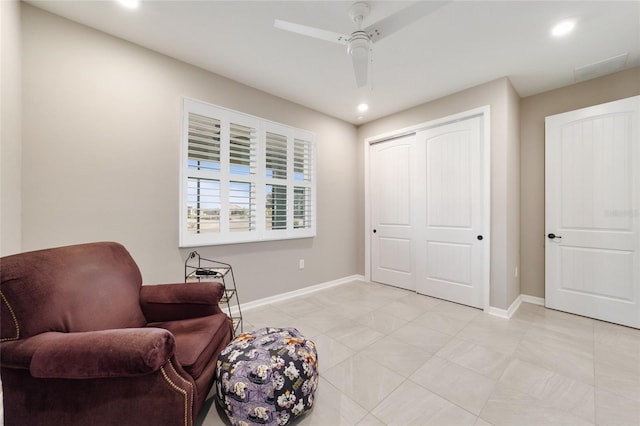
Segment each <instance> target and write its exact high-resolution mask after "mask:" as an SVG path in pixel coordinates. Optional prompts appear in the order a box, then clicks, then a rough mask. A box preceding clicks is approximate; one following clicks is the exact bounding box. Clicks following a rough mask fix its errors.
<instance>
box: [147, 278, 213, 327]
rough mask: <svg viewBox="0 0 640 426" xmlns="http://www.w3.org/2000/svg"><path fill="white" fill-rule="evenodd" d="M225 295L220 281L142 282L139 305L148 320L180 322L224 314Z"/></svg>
mask: <svg viewBox="0 0 640 426" xmlns="http://www.w3.org/2000/svg"><path fill="white" fill-rule="evenodd" d="M223 295H224V287H223V286H222V284H220V283H217V282H206V283H202V282H201V283H189V284H161V285H143V286H142V288H141V289H140V306H141V308H142V312H143V313H144V316H145V317H146V319H147V321H148V322H163V321H177V320H183V319H188V318H197V317H204V316H208V315H214V314H218V313H221V312H222V311H221V310H220V307H219V306H218V303H219V302H220V299H221V298H222V296H223Z"/></svg>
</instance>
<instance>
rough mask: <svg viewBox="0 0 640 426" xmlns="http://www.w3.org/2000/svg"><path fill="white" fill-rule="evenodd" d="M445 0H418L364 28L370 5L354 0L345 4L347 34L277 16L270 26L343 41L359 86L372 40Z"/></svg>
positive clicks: (425, 13)
mask: <svg viewBox="0 0 640 426" xmlns="http://www.w3.org/2000/svg"><path fill="white" fill-rule="evenodd" d="M449 1H450V0H449ZM449 1H424V0H423V1H418V2H416V3H414V4H412V5H411V6H409V7H406V8H404V9H402V10H400V11H399V12H396V13H394V14H393V15H390V16H387V17H386V18H383V19H381V20H380V21H378V22H376V23H374V24H371V25H369V26H368V27H366V28H362V22H363V21H364V19H365V18H366V17H367V16H368V15H369V11H370V7H369V5H368V4H367V3H365V2H362V1H359V2H356V3H354V4H353V5H351V7H350V8H349V18H351V20H352V21H353V22H354V23H355V24H356V25H357V29H356V31H354V32H352V33H351V34H350V35H345V34H340V33H336V32H333V31H327V30H323V29H320V28H314V27H309V26H307V25H300V24H294V23H293V22H287V21H281V20H279V19H276V20H275V23H274V26H275V27H276V28H279V29H281V30H286V31H291V32H294V33H298V34H302V35H306V36H309V37H313V38H317V39H320V40H326V41H331V42H334V43H338V44H343V45H346V46H347V53H348V54H349V56H351V61H352V62H353V69H354V71H355V76H356V83H357V85H358V87H363V86H365V85H366V84H367V74H368V71H369V62H370V58H371V49H372V45H373V43H376V42H378V41H380V40H382V39H383V38H385V37H388V36H389V35H391V34H393V33H395V32H396V31H398V30H400V29H402V28H404V27H405V26H407V25H409V24H411V23H413V22H415V21H417V20H418V19H420V18H422V17H424V16H426V15H428V14H430V13H432V12H434V11H435V10H437V9H439V8H440V7H442V6H443V5H444V4H446V3H448V2H449Z"/></svg>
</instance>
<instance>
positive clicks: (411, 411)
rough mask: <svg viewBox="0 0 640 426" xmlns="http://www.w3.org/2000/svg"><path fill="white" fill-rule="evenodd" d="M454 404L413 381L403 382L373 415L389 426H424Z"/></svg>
mask: <svg viewBox="0 0 640 426" xmlns="http://www.w3.org/2000/svg"><path fill="white" fill-rule="evenodd" d="M451 405H452V404H451V403H450V402H449V401H447V400H445V399H443V398H441V397H439V396H438V395H436V394H435V393H433V392H430V391H428V390H427V389H425V388H423V387H422V386H419V385H418V384H416V383H414V382H412V381H409V380H407V381H405V382H403V383H402V384H401V385H400V386H399V387H398V388H397V389H396V390H394V391H393V392H392V393H391V394H390V395H389V396H388V397H387V398H385V400H384V401H383V402H382V403H380V404H379V405H378V406H377V407H376V408H375V409H374V410H373V411H372V414H373V415H374V416H376V417H377V418H378V419H380V420H381V421H382V422H384V423H385V424H387V425H397V426H403V425H424V424H427V422H428V421H429V419H431V418H432V417H433V416H435V415H436V414H438V413H439V412H440V411H442V410H444V409H445V408H447V407H449V406H451Z"/></svg>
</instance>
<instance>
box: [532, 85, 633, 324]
mask: <svg viewBox="0 0 640 426" xmlns="http://www.w3.org/2000/svg"><path fill="white" fill-rule="evenodd" d="M545 147H546V154H545V156H546V160H545V161H546V174H545V177H546V232H547V236H546V250H545V260H546V271H545V278H546V283H545V291H546V294H545V302H546V305H547V306H548V307H550V308H554V309H559V310H562V311H567V312H571V313H575V314H579V315H585V316H588V317H592V318H597V319H601V320H605V321H610V322H615V323H618V324H623V325H628V326H631V327H636V328H640V204H639V203H640V96H636V97H633V98H628V99H623V100H621V101H615V102H610V103H607V104H603V105H597V106H594V107H590V108H584V109H581V110H577V111H571V112H567V113H564V114H559V115H554V116H550V117H547V118H546V145H545ZM525 260H526V259H525Z"/></svg>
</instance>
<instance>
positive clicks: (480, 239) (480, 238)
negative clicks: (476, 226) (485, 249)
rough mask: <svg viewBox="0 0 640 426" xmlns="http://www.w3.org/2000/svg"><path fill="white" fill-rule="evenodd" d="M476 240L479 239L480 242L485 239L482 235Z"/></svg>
mask: <svg viewBox="0 0 640 426" xmlns="http://www.w3.org/2000/svg"><path fill="white" fill-rule="evenodd" d="M476 238H477V239H478V241H482V239H483V238H484V237H483V236H482V235H478V236H477V237H476Z"/></svg>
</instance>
